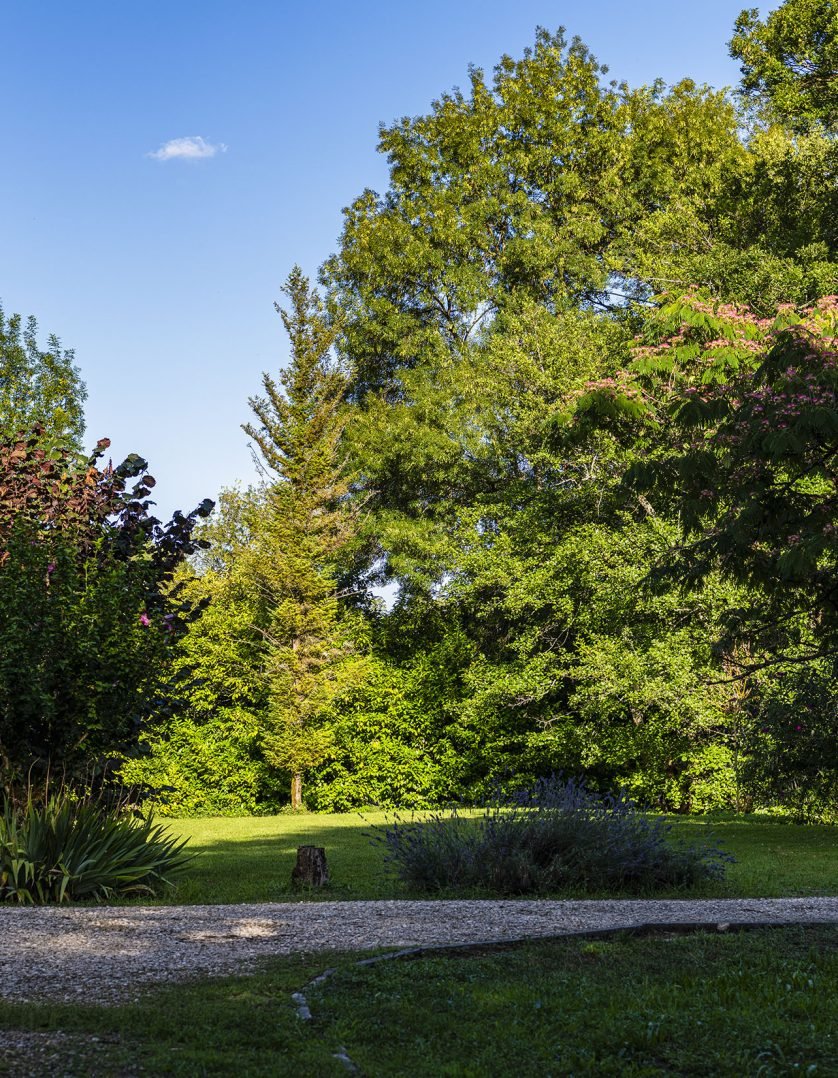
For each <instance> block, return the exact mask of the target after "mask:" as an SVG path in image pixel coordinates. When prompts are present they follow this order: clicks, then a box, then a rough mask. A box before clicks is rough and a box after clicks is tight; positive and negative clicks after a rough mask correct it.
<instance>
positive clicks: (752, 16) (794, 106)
mask: <svg viewBox="0 0 838 1078" xmlns="http://www.w3.org/2000/svg"><path fill="white" fill-rule="evenodd" d="M730 54H731V56H733V57H734V59H736V60H739V61H741V64H742V88H743V90H744V92H745V94H747V95H748V96H749V97H750V98H751V99H752V100H755V101H756V102H757V103H758V105H761V106H762V108H763V111H767V112H768V114H769V116H771V115H772V114H773V116H774V117H779V118H780V119H781V120H782V121H783V122H785V123H788V124H790V125H791V126H792V128H794V129H796V130H806V129H808V128H810V127H811V126H812V124H822V125H823V126H824V127H825V128H827V129H829V130H832V131H834V130H835V129H836V125H838V6H836V4H835V2H834V0H785V2H784V3H783V4H781V5H780V7H779V8H777V9H776V10H775V11H772V12H771V13H770V14H769V15H768V17H767V18H766V19H764V20H761V19H760V17H759V10H758V8H748V9H746V10H745V11H743V12H742V14H741V15H740V16H739V18H738V19H737V20H736V27H735V33H734V35H733V38H732V39H731V41H730Z"/></svg>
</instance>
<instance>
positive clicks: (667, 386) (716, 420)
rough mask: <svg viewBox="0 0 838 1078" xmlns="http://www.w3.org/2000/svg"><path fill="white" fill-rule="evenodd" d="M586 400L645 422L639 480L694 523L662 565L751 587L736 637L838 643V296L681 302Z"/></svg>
mask: <svg viewBox="0 0 838 1078" xmlns="http://www.w3.org/2000/svg"><path fill="white" fill-rule="evenodd" d="M604 399H606V400H607V404H606V405H604V403H603V401H604ZM579 408H580V411H581V412H583V413H584V412H585V411H586V410H587V411H589V412H590V411H592V410H594V411H599V412H600V414H607V413H608V412H610V413H613V414H619V415H620V416H622V418H623V421H624V422H625V421H626V419H627V418H628V419H631V421H632V423H633V424H634V429H635V435H637V433H638V430H639V431H640V432H641V433H640V437H641V444H643V445H645V450H646V452H645V453H644V454H643V457H644V458H645V459H640V460H639V461H638V462H637V463H635V465H634V466H633V467H632V468H631V470H630V472H629V474H628V476H627V481H626V483H627V486H628V487H629V488H630V489H633V490H634V491H636V492H640V493H641V494H642V495H643V497H644V498H646V499H650V500H649V501H648V502H647V504H649V505H650V506H652V507H655V506H658V507H659V508H660V509H662V510H664V511H675V512H677V513H678V514H679V516H680V519H681V521H682V523H683V528H684V542H683V543H682V544H681V545H680V546H679V548H678V549H677V550H676V551H674V552H672V553H673V557H672V558H671V559H669V560H668V562H667V564H666V565H664V566H663V567H662V570H663V572H665V573H667V572H671V571H673V570H674V571H675V572H676V573H677V574H678V576H680V577H681V579H684V580H686V581H688V582H689V581H691V582H694V583H696V584H698V583H700V582H702V581H704V580H705V579H706V578H707V577H708V576H709V574H710V573H712V572H714V571H718V572H719V573H721V574H722V576H724V577H727V578H729V579H732V580H734V581H737V582H740V583H741V584H743V585H745V586H746V587H747V588H748V589H749V593H750V595H751V596H752V599H753V602H750V603H749V604H747V609H744V608H743V609H741V610H737V611H732V612H731V617H730V629H731V636H732V637H738V638H739V639H740V641H741V640H745V641H747V643H748V644H749V646H750V647H751V648H752V649H756V650H757V651H761V652H762V653H763V655H767V656H769V657H770V659H771V660H772V661H773V659H776V658H778V657H782V658H784V659H791V658H796V659H807V658H812V657H814V656H817V655H835V654H836V653H838V519H836V515H837V513H838V298H836V297H835V296H826V297H824V298H822V299H820V300H818V301H817V302H816V303H814V304H812V305H811V306H809V307H807V308H805V309H802V310H797V309H795V308H793V307H791V306H789V305H784V306H782V307H780V308H779V309H778V310H777V311H776V312H774V313H773V314H772V315H771V316H770V317H760V316H758V315H756V314H754V313H753V312H752V311H749V310H747V309H744V308H741V307H736V306H734V305H731V304H715V303H712V302H711V301H709V300H706V299H703V298H702V297H700V296H699V295H698V294H696V293H690V294H688V295H686V296H682V297H679V298H678V299H675V300H672V301H669V302H667V303H665V304H663V305H662V306H661V307H660V309H659V310H658V311H657V312H656V314H655V315H654V316H653V317H652V318H651V319H650V320H649V324H648V327H647V330H646V333H645V335H644V336H643V337H642V338H640V339H638V340H637V341H636V347H635V349H634V352H633V358H632V360H631V363H630V365H629V366H628V367H627V369H626V370H625V371H621V372H619V373H618V375H617V376H616V377H615V378H614V379H613V382H612V383H611V384H603V383H599V384H597V385H592V386H591V387H589V391H588V394H587V399H584V400H581V401H580V402H579Z"/></svg>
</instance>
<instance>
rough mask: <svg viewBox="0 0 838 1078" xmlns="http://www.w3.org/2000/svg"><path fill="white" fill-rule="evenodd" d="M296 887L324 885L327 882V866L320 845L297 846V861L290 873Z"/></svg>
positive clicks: (324, 853)
mask: <svg viewBox="0 0 838 1078" xmlns="http://www.w3.org/2000/svg"><path fill="white" fill-rule="evenodd" d="M291 882H292V883H293V884H294V885H295V886H297V887H300V886H302V887H325V886H326V884H327V883H328V882H329V866H328V865H327V864H326V851H325V850H324V849H323V847H322V846H298V847H297V863H296V865H294V869H293V871H292V873H291Z"/></svg>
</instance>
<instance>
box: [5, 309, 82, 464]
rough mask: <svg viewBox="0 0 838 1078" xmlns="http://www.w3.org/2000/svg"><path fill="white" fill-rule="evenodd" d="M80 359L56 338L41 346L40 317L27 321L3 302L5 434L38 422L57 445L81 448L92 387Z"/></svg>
mask: <svg viewBox="0 0 838 1078" xmlns="http://www.w3.org/2000/svg"><path fill="white" fill-rule="evenodd" d="M74 359H75V356H74V353H73V352H72V351H70V350H68V349H65V348H62V347H61V342H60V341H59V339H58V338H57V337H56V336H51V337H50V338H49V340H48V341H47V347H46V349H41V348H40V347H39V345H38V324H37V322H36V321H35V319H34V318H29V319H27V321H26V324H25V325H24V324H23V322H22V319H21V317H20V315H17V314H14V315H12V316H11V317H8V318H7V317H6V315H5V314H4V313H3V308H2V307H1V306H0V437H4V438H10V437H12V436H14V435H16V434H17V433H18V432H19V431H25V430H30V429H31V428H32V427H34V426H35V425H36V424H37V425H40V426H41V427H42V429H43V436H44V437H45V438H47V439H49V440H50V441H51V442H52V443H53V444H56V445H60V444H65V445H70V446H72V448H73V449H74V450H76V451H77V452H80V451H81V438H82V434H83V433H84V402H85V399H86V397H87V391H86V389H85V386H84V382H82V380H81V377H80V375H79V370H78V367H76V366H75V363H74Z"/></svg>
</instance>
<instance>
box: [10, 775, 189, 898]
mask: <svg viewBox="0 0 838 1078" xmlns="http://www.w3.org/2000/svg"><path fill="white" fill-rule="evenodd" d="M184 846H185V841H178V840H177V839H175V838H173V837H171V836H170V835H169V834H168V833H167V832H166V831H165V830H164V829H163V827H162V826H160V825H159V824H155V822H154V819H153V817H152V816H149V817H148V818H147V819H139V818H137V817H135V816H131V815H128V814H127V813H126V811H125V810H124V808H120V807H116V808H108V807H107V806H105V805H103V804H101V803H98V802H96V801H92V800H91V799H89V798H86V799H80V800H79V799H75V798H74V797H73V796H72V795H71V794H70V793H68V792H62V793H60V794H55V795H53V796H51V797H48V798H47V799H46V800H45V801H44V802H43V803H41V804H39V803H38V802H36V801H35V800H34V799H32V798H29V800H28V801H27V802H26V803H25V804H24V805H22V806H20V807H18V806H15V805H14V804H13V802H12V801H11V799H10V798H8V797H5V798H4V804H3V812H2V815H0V900H5V901H11V902H19V903H25V904H34V903H45V902H68V901H73V900H79V899H82V900H83V899H87V900H91V899H110V898H114V897H116V896H118V895H129V894H148V895H152V894H156V893H158V892H159V891H161V890H163V889H164V888H165V887H167V886H168V885H169V884H170V883H171V882H172V881H173V879H174V878H175V877H176V875H177V874H178V872H179V871H180V870H181V869H182V868H183V867H184V865H185V864H186V862H187V861H188V860H189V859H190V858H189V855H187V854H185V853H184Z"/></svg>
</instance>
